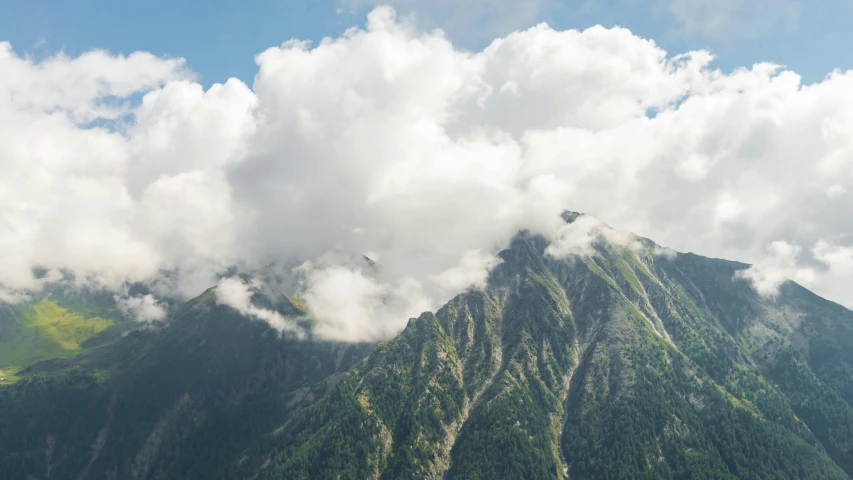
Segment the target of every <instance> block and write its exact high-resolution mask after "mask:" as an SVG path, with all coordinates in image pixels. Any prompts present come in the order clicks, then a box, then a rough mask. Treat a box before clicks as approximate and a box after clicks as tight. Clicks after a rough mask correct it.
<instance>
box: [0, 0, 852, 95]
mask: <svg viewBox="0 0 853 480" xmlns="http://www.w3.org/2000/svg"><path fill="white" fill-rule="evenodd" d="M391 3H392V4H394V5H395V7H396V8H397V9H398V11H399V12H400V13H401V14H405V13H414V14H415V15H416V16H417V19H418V20H417V21H418V22H419V24H420V25H422V26H423V27H424V28H432V27H436V26H438V27H442V28H445V30H446V31H447V32H448V35H449V36H450V37H451V38H452V39H453V41H454V43H456V44H457V45H460V46H462V47H465V48H468V49H480V48H482V47H483V46H484V45H485V44H486V43H488V41H489V40H490V39H492V38H494V37H495V36H499V35H505V34H506V33H508V32H510V31H512V30H513V29H518V28H525V27H527V26H530V25H532V24H534V23H536V22H538V21H547V22H548V23H549V24H551V25H552V26H553V27H555V28H558V29H566V28H581V29H582V28H586V27H589V26H591V25H595V24H602V25H605V26H613V25H621V26H624V27H627V28H629V29H631V30H632V31H633V32H635V33H636V34H638V35H640V36H643V37H646V38H651V39H654V40H655V41H656V42H658V43H659V44H660V45H662V46H663V47H664V48H665V49H666V50H667V51H668V52H669V53H670V54H676V53H681V52H684V51H687V50H691V49H699V48H705V49H709V50H711V51H712V52H714V53H715V55H717V62H716V65H717V66H718V67H720V68H722V69H724V70H727V71H728V70H731V69H733V68H735V67H738V66H744V65H746V66H748V65H752V64H753V63H755V62H759V61H771V62H775V63H780V64H784V65H787V66H789V68H791V69H793V70H795V71H797V72H798V73H800V74H801V75H803V77H804V80H805V81H806V82H809V83H810V82H814V81H819V80H820V79H822V78H823V77H824V76H825V75H826V74H827V73H828V72H830V71H832V69H834V68H840V69H842V70H847V69H850V68H853V54H851V53H850V51H851V49H850V47H851V46H853V30H851V29H850V28H849V25H850V22H851V20H853V2H850V1H844V0H824V1H822V2H810V3H809V4H807V3H805V2H800V1H799V0H715V1H711V0H650V1H639V0H603V1H598V2H592V1H590V0H572V1H564V2H554V1H551V0H531V1H528V2H508V1H506V0H495V1H490V2H486V1H483V0H469V2H466V3H462V2H451V1H449V0H432V1H429V2H427V1H422V0H392V2H391ZM460 4H461V5H464V6H462V7H460V6H459V5H460ZM372 5H373V3H372V2H371V1H370V0H331V1H330V0H320V1H312V2H307V1H295V0H256V1H250V2H233V1H223V0H210V1H207V2H190V1H187V0H170V1H163V0H151V1H147V2H124V1H119V2H116V1H106V0H79V1H75V2H67V1H55V0H54V1H50V0H0V40H8V41H10V42H12V45H13V47H14V48H15V50H16V51H18V52H19V53H28V54H31V55H33V56H35V57H37V58H38V57H40V56H45V55H48V54H52V53H54V52H56V51H58V50H60V49H63V50H65V51H66V52H67V53H69V54H71V55H75V54H78V53H80V52H83V51H86V50H88V49H91V48H104V49H107V50H110V51H113V52H123V53H129V52H131V51H135V50H145V51H150V52H152V53H155V54H158V55H170V56H180V57H184V58H186V59H187V61H188V65H189V67H190V68H191V69H192V70H194V71H195V72H197V73H198V74H199V76H200V81H201V82H202V83H203V84H205V85H210V84H212V83H215V82H223V81H225V80H226V79H227V78H229V77H232V76H236V77H238V78H240V79H242V80H244V81H246V82H247V83H249V84H251V81H252V78H253V76H254V74H255V72H256V67H255V65H254V60H253V57H254V55H255V54H257V53H259V52H261V51H263V50H264V49H265V48H267V47H270V46H273V45H278V44H280V43H282V42H283V41H285V40H288V39H290V38H300V39H310V40H315V41H316V40H319V39H320V38H322V37H323V36H328V35H337V34H339V33H340V32H342V31H343V30H344V29H346V28H347V27H349V26H352V25H362V24H363V23H364V14H365V13H366V12H367V11H368V10H369V9H370V8H372Z"/></svg>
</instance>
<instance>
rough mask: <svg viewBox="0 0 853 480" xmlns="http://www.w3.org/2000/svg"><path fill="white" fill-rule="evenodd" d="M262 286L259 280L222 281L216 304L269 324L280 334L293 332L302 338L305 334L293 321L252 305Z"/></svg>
mask: <svg viewBox="0 0 853 480" xmlns="http://www.w3.org/2000/svg"><path fill="white" fill-rule="evenodd" d="M261 287H262V285H261V284H260V282H259V281H258V280H244V279H242V278H240V277H228V278H224V279H222V280H221V281H220V282H219V284H218V285H217V286H216V302H217V303H219V304H221V305H227V306H229V307H231V308H233V309H234V310H237V311H238V312H240V313H241V314H242V315H244V316H246V317H249V318H254V319H256V320H261V321H263V322H266V323H268V324H269V325H270V326H271V327H273V328H275V329H276V330H278V331H279V332H291V333H294V334H296V335H297V336H302V335H303V334H304V332H303V331H302V330H301V329H300V328H299V326H298V325H297V324H296V323H295V322H294V321H293V320H291V319H287V318H285V317H284V315H282V314H281V313H279V312H276V311H275V310H270V309H267V308H261V307H258V306H256V305H255V304H254V303H252V296H254V295H255V292H256V291H258V290H259V289H260V288H261Z"/></svg>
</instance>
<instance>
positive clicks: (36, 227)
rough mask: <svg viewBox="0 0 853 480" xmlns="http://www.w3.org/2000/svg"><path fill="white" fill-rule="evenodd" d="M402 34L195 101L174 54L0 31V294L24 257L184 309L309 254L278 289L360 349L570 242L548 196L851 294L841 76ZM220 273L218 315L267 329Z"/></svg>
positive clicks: (623, 40)
mask: <svg viewBox="0 0 853 480" xmlns="http://www.w3.org/2000/svg"><path fill="white" fill-rule="evenodd" d="M414 25H415V24H413V23H411V22H406V21H400V20H399V19H397V17H396V14H395V12H394V11H393V10H392V9H390V8H387V7H381V8H377V9H375V10H373V11H372V12H371V13H370V14H369V16H368V20H367V23H366V26H365V27H364V28H351V29H348V30H346V31H344V32H343V33H341V34H340V35H339V36H336V37H330V38H326V39H324V40H323V41H321V42H319V43H318V44H316V45H312V44H309V43H306V42H303V41H299V40H291V41H287V42H285V43H283V44H281V45H278V46H272V47H271V48H269V49H267V50H266V51H263V52H261V53H259V54H258V55H257V57H256V58H255V61H256V62H257V64H258V73H257V76H256V77H255V80H254V83H253V85H252V86H251V87H250V86H248V85H246V84H244V83H243V82H241V81H239V80H236V79H231V80H228V81H226V82H224V83H222V84H216V85H213V86H212V87H210V88H209V89H207V90H205V89H204V88H202V87H201V85H199V84H198V83H195V82H194V81H193V76H192V74H191V73H190V72H189V71H188V70H187V67H186V66H185V64H184V62H183V60H180V59H172V58H161V57H156V56H154V55H150V54H146V53H134V54H131V55H128V56H120V55H114V54H111V53H108V52H103V51H93V52H89V53H86V54H83V55H81V56H79V57H70V56H67V55H64V54H57V55H55V56H53V57H49V58H46V59H44V60H40V61H35V60H32V59H29V58H25V57H22V56H20V55H18V54H17V53H15V51H14V50H13V49H12V47H11V46H10V45H9V44H8V43H0V71H3V72H4V75H2V76H0V171H2V172H3V175H0V265H2V271H0V298H6V299H10V298H18V297H19V296H20V295H22V294H25V292H27V291H31V290H34V289H38V288H40V286H41V284H42V283H43V280H41V278H43V277H39V276H36V275H34V273H33V269H34V268H38V269H39V270H40V271H47V272H48V274H49V275H50V276H52V278H54V277H56V276H57V275H58V274H59V273H62V274H69V273H70V274H72V275H73V276H74V277H75V278H76V279H77V280H78V281H80V282H89V283H95V284H98V285H100V286H103V287H107V288H113V289H114V290H115V291H117V292H119V291H124V290H123V289H124V288H125V286H126V284H127V283H128V282H142V283H146V284H148V285H149V287H150V288H151V290H152V292H153V293H154V294H156V295H161V296H162V295H173V296H178V297H181V298H186V297H190V296H192V295H196V294H198V293H200V292H202V291H203V290H204V289H206V288H208V287H209V286H211V285H214V284H216V283H217V282H218V279H219V278H220V277H221V276H222V275H223V273H225V272H226V271H227V270H228V269H229V268H232V267H236V268H238V269H241V270H244V271H251V270H253V269H258V268H260V267H263V266H266V265H270V264H279V265H285V264H287V265H299V264H302V263H303V262H306V261H310V262H312V263H310V265H312V267H311V268H310V269H306V270H303V271H302V272H301V273H298V275H297V276H298V277H299V279H300V281H299V282H295V283H294V285H295V286H294V288H297V289H298V290H299V291H298V292H294V293H297V294H299V295H302V296H303V297H304V298H305V300H306V303H307V304H308V307H309V310H310V311H311V315H312V316H313V317H315V319H316V321H317V328H318V331H320V332H322V334H323V335H324V336H327V337H329V338H337V339H352V340H363V339H376V338H382V337H387V336H389V335H392V334H393V333H395V332H396V331H398V330H399V329H400V328H402V326H403V325H405V322H406V320H407V318H408V316H410V315H416V314H417V313H420V311H421V310H422V309H427V308H436V307H438V306H440V305H441V303H442V302H444V301H446V300H447V299H449V298H450V297H452V296H453V295H454V294H455V293H458V291H459V290H461V289H464V288H468V287H470V286H472V285H473V286H474V287H477V286H479V285H482V280H483V278H485V277H484V275H485V274H486V273H485V272H488V269H489V268H491V267H492V266H493V263H492V260H490V259H492V258H493V256H494V255H495V254H496V253H497V252H498V251H499V250H500V249H501V248H504V247H506V245H507V244H508V242H509V240H510V239H511V238H512V236H513V235H514V234H515V233H516V232H517V231H518V230H521V229H528V230H531V231H533V232H535V233H542V234H545V235H546V236H548V237H549V238H552V239H557V242H556V243H555V244H554V245H553V246H552V253H555V254H557V255H561V254H568V253H576V252H578V251H581V252H582V251H583V249H584V248H585V245H588V244H589V243H588V240H589V239H590V238H593V236H594V231H595V227H594V226H592V225H591V224H590V225H586V226H587V227H589V228H588V229H587V230H582V229H580V227H583V226H584V225H585V223H584V222H587V221H590V222H591V221H592V220H584V221H583V222H581V223H580V224H578V225H574V226H571V225H570V226H566V227H564V228H563V230H558V229H560V227H561V225H563V222H562V221H561V220H560V218H559V214H560V213H561V212H562V211H563V210H564V209H566V208H568V209H572V210H576V211H581V212H585V213H588V214H591V216H594V217H597V218H600V219H601V220H602V221H604V222H607V224H609V225H614V226H617V227H618V228H619V229H621V230H627V231H631V232H635V233H637V234H639V235H642V236H645V237H649V238H652V239H654V240H655V241H656V242H658V243H660V244H662V245H666V246H668V247H671V248H673V249H675V250H681V251H694V252H696V253H700V254H705V255H711V256H716V257H724V258H731V259H735V260H742V261H748V262H753V263H756V264H759V263H760V262H758V260H759V259H761V258H763V256H764V255H765V253H766V252H765V245H767V244H771V243H772V242H775V241H782V242H783V243H784V244H785V245H801V246H802V250H798V251H797V255H789V254H788V253H791V251H788V252H787V253H786V252H784V251H781V250H779V249H776V250H773V251H772V252H771V254H772V255H771V257H772V256H774V255H775V256H776V257H780V256H781V257H782V258H784V259H787V260H784V261H783V260H778V259H777V260H775V261H776V262H777V264H776V265H777V267H776V268H777V270H778V267H779V266H780V265H781V268H782V270H783V271H784V272H786V273H785V275H786V276H791V274H792V272H793V273H794V276H795V277H796V276H797V274H796V272H797V271H799V270H800V269H803V268H811V269H812V271H813V274H814V276H813V278H812V279H811V283H810V286H811V287H812V288H814V289H815V290H816V291H817V293H819V294H822V295H826V296H828V297H830V298H832V299H835V300H837V301H839V302H841V303H845V304H847V305H853V297H850V293H849V291H847V289H844V288H842V287H841V286H842V285H849V282H850V281H851V280H853V272H850V271H849V269H847V268H846V267H844V265H846V264H845V263H844V262H845V261H846V260H845V258H847V257H846V256H845V255H846V254H845V253H844V252H845V251H846V250H844V249H846V248H850V247H851V245H850V244H849V242H846V241H845V240H844V239H847V238H850V234H851V233H853V232H851V227H850V223H849V218H850V216H851V214H853V196H850V195H847V194H845V192H846V187H844V185H849V184H850V183H851V181H853V140H851V138H853V137H851V136H850V135H849V132H850V131H851V130H853V94H851V92H853V72H833V73H830V74H829V75H828V76H827V77H826V78H825V79H824V80H822V81H821V82H818V83H814V84H810V85H804V84H802V82H801V79H800V77H799V76H798V75H797V74H796V73H795V72H792V71H789V70H785V69H784V68H781V67H779V66H776V65H772V64H758V65H755V66H752V67H749V68H742V69H738V70H736V71H734V72H732V73H729V74H726V73H723V72H720V71H717V70H713V69H711V68H710V67H709V64H710V62H711V60H712V57H711V55H710V54H709V53H707V52H703V51H699V52H673V53H668V52H665V51H663V50H662V49H661V48H660V47H659V46H658V45H657V44H656V43H655V42H654V41H652V40H649V39H644V38H641V37H638V36H636V35H634V34H632V33H631V32H630V31H628V30H626V29H622V28H613V29H606V28H602V27H593V28H589V29H586V30H583V31H579V30H567V31H557V30H554V29H553V28H551V27H549V26H548V25H546V24H539V25H535V26H532V27H530V28H528V29H527V30H520V31H516V32H514V33H511V34H509V35H506V36H504V37H499V38H495V39H494V40H493V41H492V42H491V43H490V44H489V45H488V46H487V47H486V48H484V49H482V50H481V51H473V52H472V51H469V50H465V49H461V48H458V47H457V46H455V45H454V44H453V43H452V42H451V41H450V40H448V38H446V37H445V36H444V34H443V33H442V32H440V31H423V30H420V29H418V27H415V26H414ZM10 72H11V73H10ZM649 112H653V113H654V115H649ZM579 229H580V230H579ZM604 232H605V233H606V234H608V235H611V236H612V232H611V231H610V230H606V231H604ZM599 233H602V232H599ZM605 233H602V234H605ZM631 238H632V237H630V236H626V237H614V238H609V237H608V238H607V240H609V241H616V242H625V244H627V245H630V244H631ZM827 239H835V240H834V241H833V242H832V243H831V245H832V247H826V246H820V245H822V244H820V245H819V242H821V241H822V240H823V241H827ZM773 248H776V247H773ZM329 252H349V253H353V254H361V253H364V254H368V256H369V257H372V258H374V259H378V260H381V261H380V262H379V263H378V264H377V265H373V266H370V265H367V264H365V263H364V262H363V261H357V259H356V260H353V258H351V257H345V256H342V257H340V258H338V257H334V256H331V257H329V256H328V253H329ZM469 252H481V253H477V254H471V253H469ZM668 252H669V250H661V251H660V252H659V253H660V254H665V255H670V254H669V253H668ZM324 256H326V257H324ZM333 257H334V258H336V259H333ZM320 258H326V260H323V261H319V260H318V259H320ZM330 259H333V260H330ZM785 262H787V263H785ZM819 266H823V267H825V268H823V267H822V268H817V267H819ZM285 270H286V269H285ZM754 271H757V270H754ZM768 271H771V270H768ZM756 275H758V274H756ZM37 277H38V278H37ZM756 278H758V281H759V283H760V284H762V285H774V284H776V283H777V278H778V276H777V275H775V274H761V276H758V277H756ZM225 285H226V286H225V288H223V287H222V285H220V290H222V291H224V292H226V293H225V294H224V295H228V294H229V292H230V294H231V295H230V296H226V297H223V301H225V302H230V303H226V304H228V305H231V306H235V305H236V307H235V308H237V309H238V310H240V311H242V312H244V313H245V314H247V315H249V316H254V317H256V318H261V319H264V320H265V321H268V322H270V323H271V324H273V325H277V328H279V329H282V328H287V325H288V324H287V323H286V319H285V323H282V319H280V318H278V317H276V316H275V315H271V314H268V313H263V312H258V311H255V310H251V309H250V307H251V303H248V304H247V303H245V302H244V301H243V300H245V291H244V289H243V287H245V285H242V286H241V285H238V284H236V283H234V282H231V283H226V284H225ZM229 285H230V287H229ZM238 287H239V288H238ZM228 288H231V289H232V290H228ZM246 288H249V287H246ZM765 290H768V291H770V290H772V288H770V287H768V288H767V289H765ZM241 292H242V293H241ZM237 294H240V295H237ZM249 298H251V297H249ZM273 313H274V312H273Z"/></svg>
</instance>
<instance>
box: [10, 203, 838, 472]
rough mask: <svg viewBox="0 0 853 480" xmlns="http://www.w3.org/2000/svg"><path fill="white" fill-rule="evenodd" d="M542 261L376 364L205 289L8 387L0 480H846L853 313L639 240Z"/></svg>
mask: <svg viewBox="0 0 853 480" xmlns="http://www.w3.org/2000/svg"><path fill="white" fill-rule="evenodd" d="M577 218H578V217H577V216H576V215H569V216H566V220H567V221H569V222H572V221H576V219H577ZM547 248H548V242H547V241H546V240H545V239H544V238H542V237H538V236H535V235H532V234H529V233H524V232H522V233H520V234H519V235H517V236H516V238H515V239H514V240H513V242H512V244H511V246H510V247H509V248H508V249H506V250H505V251H503V252H501V253H500V257H501V259H502V263H500V264H499V265H498V266H497V267H496V268H495V269H494V270H493V271H492V272H491V274H490V277H489V281H488V285H487V287H486V288H484V289H483V290H472V291H468V292H465V293H463V294H460V295H458V296H457V297H456V298H454V299H453V300H451V301H450V302H448V303H447V304H446V305H445V306H444V307H442V308H441V309H440V310H438V311H437V312H435V313H424V314H422V315H421V316H419V317H418V318H415V319H411V320H410V321H409V323H408V326H407V327H406V328H405V330H404V331H403V332H402V333H400V334H399V335H398V336H397V337H395V338H393V339H391V340H388V341H386V342H382V343H379V344H375V345H374V344H344V343H335V342H326V341H322V340H319V339H315V338H312V337H311V336H310V335H309V336H308V338H304V339H298V338H294V337H291V336H289V335H287V334H285V335H284V336H283V337H280V336H278V335H277V334H276V332H274V331H273V330H272V329H270V328H269V327H268V326H267V325H266V324H264V323H261V322H256V321H251V320H247V319H245V318H243V317H241V316H240V315H239V314H238V313H237V312H236V311H234V310H232V309H230V308H229V307H226V306H223V305H219V304H217V302H216V301H215V295H214V292H213V291H212V290H211V291H208V292H206V293H205V294H203V295H202V296H200V297H199V298H196V299H194V300H192V301H191V302H189V303H187V304H186V305H184V306H183V307H181V308H180V309H179V310H178V311H177V313H175V314H174V315H173V316H172V318H171V319H170V320H169V322H168V323H167V324H166V325H164V326H163V327H162V328H159V329H143V330H134V331H132V332H131V333H129V334H127V335H125V336H124V337H122V338H121V339H119V340H117V341H114V342H107V343H104V344H102V345H100V346H96V347H94V348H91V349H88V351H86V352H85V353H83V354H81V355H79V356H77V357H74V358H60V359H54V360H50V361H47V362H42V363H39V364H36V365H34V366H32V367H30V368H28V369H26V370H24V371H23V372H21V374H20V376H21V379H20V380H18V381H17V382H15V383H13V384H11V385H8V386H3V387H0V432H2V434H0V478H9V479H18V478H21V479H30V478H36V479H48V478H51V479H66V478H67V479H81V480H82V479H86V478H92V479H93V478H116V479H123V478H129V479H165V478H170V479H171V478H205V479H207V478H257V479H273V478H284V479H290V478H310V479H314V478H340V479H360V478H383V479H386V478H388V479H394V478H461V479H478V478H479V479H495V478H518V479H532V478H553V479H563V478H571V479H623V478H637V479H657V478H663V479H847V478H850V476H851V475H853V312H851V311H850V310H847V309H845V308H844V307H841V306H839V305H836V304H834V303H832V302H829V301H827V300H824V299H822V298H820V297H818V296H816V295H814V294H812V293H810V292H809V291H807V290H806V289H804V288H802V287H800V286H799V285H797V284H795V283H793V282H788V283H786V284H784V285H782V287H781V288H780V291H779V293H778V295H776V296H775V297H763V296H760V295H758V294H757V293H756V292H755V290H754V289H753V288H752V287H751V286H750V285H749V283H747V282H746V281H745V280H742V279H739V278H738V277H736V275H735V274H736V272H738V271H739V270H742V269H744V268H747V267H748V265H745V264H742V263H737V262H729V261H725V260H717V259H710V258H705V257H701V256H698V255H693V254H689V253H688V254H678V255H669V254H666V255H661V254H660V252H661V249H660V248H659V247H657V246H656V245H655V244H654V243H653V242H651V241H650V240H646V239H640V238H638V239H637V241H636V242H632V243H631V244H630V245H628V246H623V245H621V244H620V243H619V242H615V243H614V242H610V241H607V239H606V238H604V237H599V238H598V240H597V241H595V242H594V243H593V244H592V245H591V249H590V251H589V252H588V254H583V255H572V256H569V257H567V258H554V257H552V256H550V255H549V254H548V253H546V250H547ZM253 301H255V302H258V303H262V304H263V305H265V308H275V309H276V310H278V311H279V312H280V313H282V314H283V315H290V316H297V315H299V314H301V312H299V308H297V306H296V305H293V304H292V303H290V302H289V301H288V300H287V298H286V297H285V296H283V295H282V296H281V298H277V297H276V298H270V297H269V295H268V294H262V293H260V292H256V295H255V297H253Z"/></svg>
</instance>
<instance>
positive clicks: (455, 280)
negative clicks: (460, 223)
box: [432, 250, 501, 292]
mask: <svg viewBox="0 0 853 480" xmlns="http://www.w3.org/2000/svg"><path fill="white" fill-rule="evenodd" d="M500 262H501V259H499V258H497V257H495V256H494V255H490V254H488V253H486V252H484V251H482V250H468V251H467V252H465V253H464V254H463V256H462V259H461V260H460V261H459V265H457V266H455V267H453V268H450V269H448V270H446V271H444V272H442V273H440V274H438V275H435V276H433V277H432V280H433V281H434V282H435V283H437V284H438V285H439V286H441V287H443V288H444V289H446V290H448V291H451V292H458V291H462V290H464V289H466V288H478V289H483V288H485V287H486V280H487V279H488V277H489V272H490V271H492V269H493V268H495V267H496V266H497V265H499V264H500Z"/></svg>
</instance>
